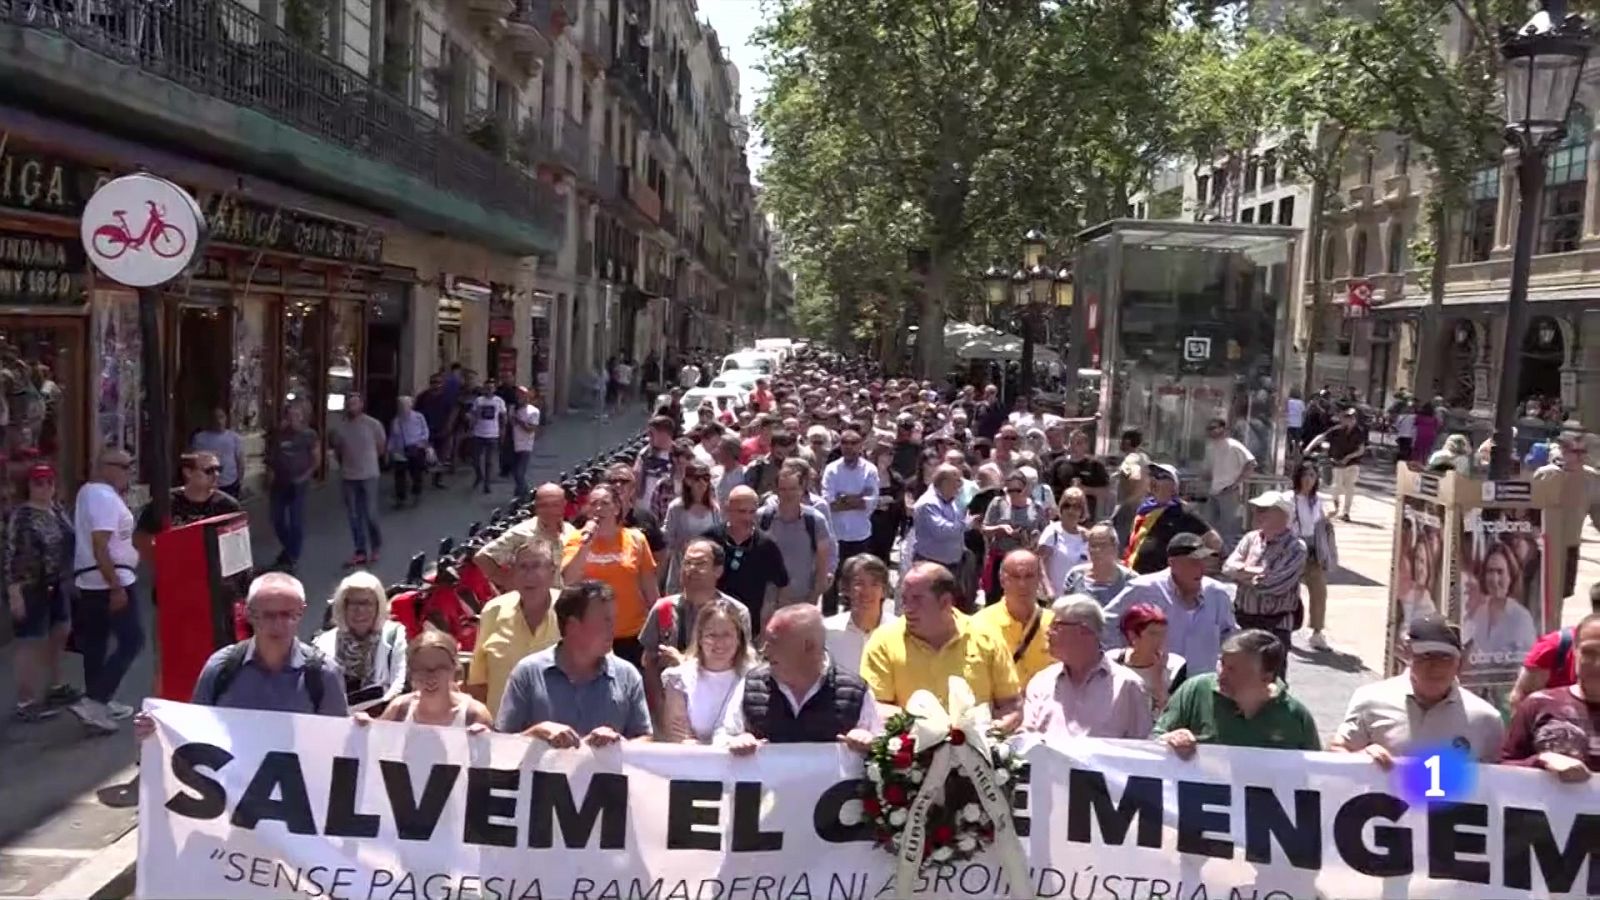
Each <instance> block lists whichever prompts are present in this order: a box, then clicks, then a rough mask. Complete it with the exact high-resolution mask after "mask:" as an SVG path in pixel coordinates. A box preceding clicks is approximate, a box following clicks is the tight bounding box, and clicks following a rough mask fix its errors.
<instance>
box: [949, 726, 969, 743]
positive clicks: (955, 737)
mask: <svg viewBox="0 0 1600 900" xmlns="http://www.w3.org/2000/svg"><path fill="white" fill-rule="evenodd" d="M966 742H967V733H966V732H965V731H962V730H961V729H959V728H952V729H950V743H952V744H954V745H956V746H957V747H959V746H961V745H962V744H965V743H966Z"/></svg>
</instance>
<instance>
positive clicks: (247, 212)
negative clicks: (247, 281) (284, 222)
mask: <svg viewBox="0 0 1600 900" xmlns="http://www.w3.org/2000/svg"><path fill="white" fill-rule="evenodd" d="M207 225H209V226H210V229H211V234H212V236H213V237H215V238H216V239H217V240H219V241H222V242H224V243H228V244H242V245H244V246H246V247H275V246H277V244H278V240H279V237H280V235H281V233H282V232H281V216H279V215H278V213H277V212H273V211H268V210H266V209H264V208H262V207H258V206H252V205H248V204H244V203H239V202H237V201H235V200H234V199H233V197H232V196H230V195H227V194H224V195H222V196H221V197H219V198H218V199H217V208H216V210H215V211H214V212H212V214H211V217H210V221H209V222H207Z"/></svg>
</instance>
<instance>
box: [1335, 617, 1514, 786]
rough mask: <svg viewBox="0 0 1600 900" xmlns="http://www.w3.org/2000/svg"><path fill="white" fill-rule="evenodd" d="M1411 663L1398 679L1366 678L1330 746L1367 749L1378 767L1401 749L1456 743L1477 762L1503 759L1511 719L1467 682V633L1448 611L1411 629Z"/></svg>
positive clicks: (1386, 764) (1418, 619)
mask: <svg viewBox="0 0 1600 900" xmlns="http://www.w3.org/2000/svg"><path fill="white" fill-rule="evenodd" d="M1406 639H1407V640H1406V647H1407V648H1408V649H1409V651H1410V654H1411V665H1410V666H1408V667H1407V668H1406V671H1405V672H1404V673H1402V674H1400V675H1396V676H1394V677H1393V678H1386V679H1384V680H1383V681H1379V682H1376V683H1373V684H1368V685H1363V686H1361V687H1359V688H1357V689H1356V692H1355V694H1354V695H1352V696H1351V697H1350V708H1349V710H1348V711H1347V712H1346V713H1345V714H1344V722H1343V723H1341V724H1340V725H1339V731H1338V733H1337V734H1336V735H1334V738H1333V741H1332V743H1330V744H1329V745H1328V749H1330V750H1335V751H1342V752H1348V753H1366V754H1367V755H1368V756H1370V757H1372V759H1373V761H1374V762H1376V763H1377V764H1378V766H1379V767H1380V768H1383V769H1388V768H1390V767H1391V766H1393V765H1394V758H1395V757H1397V756H1412V755H1415V754H1416V751H1419V750H1423V749H1429V748H1438V747H1441V746H1450V747H1455V748H1459V749H1464V750H1469V751H1471V753H1472V758H1473V759H1476V760H1478V761H1479V762H1485V763H1493V762H1499V760H1500V745H1501V743H1502V742H1503V741H1504V739H1505V731H1506V730H1505V725H1504V723H1503V722H1501V720H1500V712H1499V711H1498V710H1496V709H1495V708H1494V705H1493V704H1491V703H1490V702H1489V701H1487V700H1485V699H1483V698H1482V697H1480V696H1478V695H1477V694H1474V693H1473V692H1471V691H1464V690H1462V689H1461V684H1460V682H1459V681H1457V676H1458V675H1459V674H1460V672H1461V635H1460V634H1459V633H1457V631H1456V629H1455V628H1453V627H1452V626H1451V625H1450V623H1448V622H1446V621H1445V620H1444V617H1443V616H1440V615H1439V614H1437V613H1428V614H1426V615H1421V616H1418V617H1416V618H1414V619H1412V620H1411V623H1410V625H1409V626H1408V627H1407V629H1406Z"/></svg>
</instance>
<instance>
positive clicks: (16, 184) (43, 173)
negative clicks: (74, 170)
mask: <svg viewBox="0 0 1600 900" xmlns="http://www.w3.org/2000/svg"><path fill="white" fill-rule="evenodd" d="M66 182H67V174H66V167H65V166H62V165H60V164H59V163H51V162H45V161H43V160H38V159H19V158H17V157H15V156H6V157H5V158H4V159H0V204H3V205H5V206H13V207H20V208H22V209H52V210H61V209H66V208H67V188H66Z"/></svg>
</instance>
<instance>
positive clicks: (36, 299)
mask: <svg viewBox="0 0 1600 900" xmlns="http://www.w3.org/2000/svg"><path fill="white" fill-rule="evenodd" d="M83 272H84V258H83V248H82V247H80V246H78V244H77V243H76V242H74V241H70V240H61V239H59V238H52V237H41V236H39V235H36V234H27V233H24V232H18V231H4V230H0V301H3V302H5V303H64V304H77V303H81V302H83V298H84V294H83Z"/></svg>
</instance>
